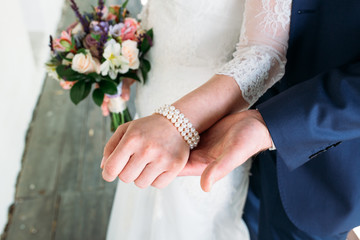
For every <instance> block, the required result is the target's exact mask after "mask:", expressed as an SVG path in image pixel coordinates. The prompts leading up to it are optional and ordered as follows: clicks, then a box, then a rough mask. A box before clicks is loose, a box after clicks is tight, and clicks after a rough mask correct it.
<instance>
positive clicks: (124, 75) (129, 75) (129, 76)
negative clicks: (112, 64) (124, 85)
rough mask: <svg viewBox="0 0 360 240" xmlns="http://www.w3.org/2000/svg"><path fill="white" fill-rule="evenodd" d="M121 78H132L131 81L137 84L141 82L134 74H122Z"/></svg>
mask: <svg viewBox="0 0 360 240" xmlns="http://www.w3.org/2000/svg"><path fill="white" fill-rule="evenodd" d="M121 78H132V79H134V80H136V81H138V82H141V80H140V78H139V76H138V75H137V74H136V73H134V72H127V73H125V74H122V75H121Z"/></svg>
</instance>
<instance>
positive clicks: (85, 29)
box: [70, 0, 89, 32]
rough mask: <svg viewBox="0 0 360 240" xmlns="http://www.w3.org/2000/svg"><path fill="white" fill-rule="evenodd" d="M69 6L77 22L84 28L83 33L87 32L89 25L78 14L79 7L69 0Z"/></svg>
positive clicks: (72, 0)
mask: <svg viewBox="0 0 360 240" xmlns="http://www.w3.org/2000/svg"><path fill="white" fill-rule="evenodd" d="M70 6H71V8H72V9H73V10H74V12H75V15H76V17H77V18H78V19H79V22H80V23H81V25H82V26H83V28H84V31H85V32H89V23H88V21H86V19H85V18H84V17H83V16H82V15H81V14H80V12H79V7H78V6H77V4H76V2H75V0H70Z"/></svg>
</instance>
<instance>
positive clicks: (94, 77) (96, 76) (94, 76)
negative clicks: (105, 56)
mask: <svg viewBox="0 0 360 240" xmlns="http://www.w3.org/2000/svg"><path fill="white" fill-rule="evenodd" d="M87 76H88V77H89V78H90V79H92V80H93V81H94V82H100V81H101V80H102V78H101V76H100V75H99V74H97V73H95V72H92V73H89V74H88V75H87Z"/></svg>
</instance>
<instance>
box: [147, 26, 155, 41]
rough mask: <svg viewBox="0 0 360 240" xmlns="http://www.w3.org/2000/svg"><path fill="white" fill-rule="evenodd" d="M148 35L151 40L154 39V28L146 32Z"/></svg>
mask: <svg viewBox="0 0 360 240" xmlns="http://www.w3.org/2000/svg"><path fill="white" fill-rule="evenodd" d="M146 34H147V35H148V36H149V37H150V38H151V40H153V39H154V31H153V29H152V28H151V29H150V30H148V31H147V32H146Z"/></svg>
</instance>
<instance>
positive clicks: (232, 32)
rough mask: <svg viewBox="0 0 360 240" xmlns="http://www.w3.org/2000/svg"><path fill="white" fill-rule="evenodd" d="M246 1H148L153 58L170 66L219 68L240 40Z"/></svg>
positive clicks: (147, 22)
mask: <svg viewBox="0 0 360 240" xmlns="http://www.w3.org/2000/svg"><path fill="white" fill-rule="evenodd" d="M243 5H244V1H239V0H222V1H218V0H196V1H194V0H167V1H165V0H149V2H148V4H147V5H146V6H145V9H144V10H143V14H142V15H143V16H142V18H143V24H144V25H145V26H146V27H147V28H150V27H152V28H153V30H154V36H155V43H156V44H155V45H154V48H153V49H152V50H151V53H150V54H151V55H152V56H151V57H152V58H156V59H157V61H158V62H161V64H163V65H165V66H167V65H168V64H170V65H183V66H190V67H208V66H211V67H212V68H214V67H215V68H216V67H220V66H221V65H223V64H224V63H225V62H227V61H229V60H230V59H231V56H232V53H233V52H234V51H235V47H236V43H237V42H238V40H239V35H240V28H241V24H242V13H243Z"/></svg>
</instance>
